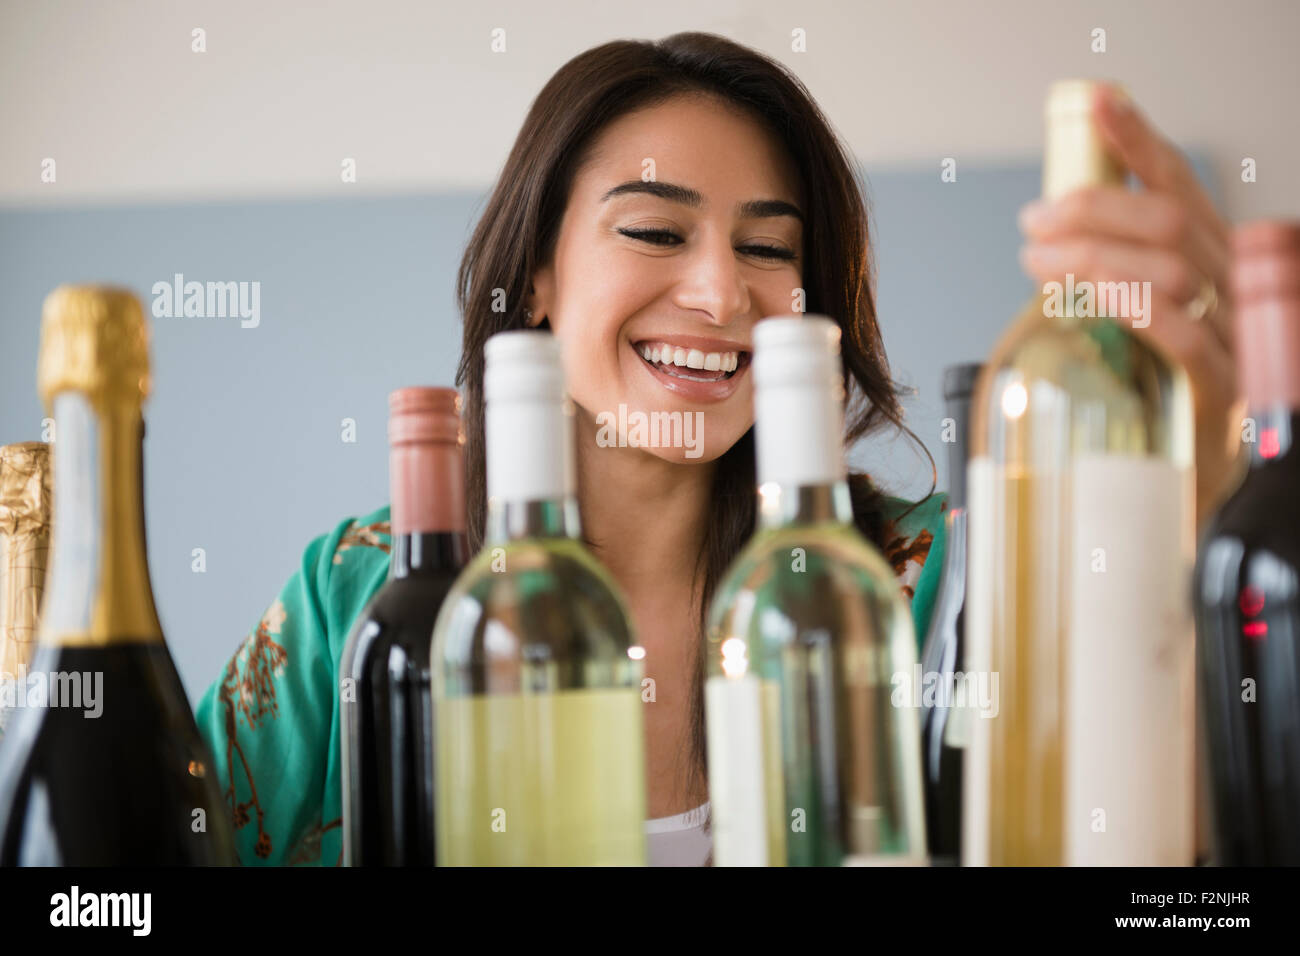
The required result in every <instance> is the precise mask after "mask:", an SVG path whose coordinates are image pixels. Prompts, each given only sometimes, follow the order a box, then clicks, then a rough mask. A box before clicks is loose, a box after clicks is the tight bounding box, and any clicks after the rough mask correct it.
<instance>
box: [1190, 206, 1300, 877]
mask: <svg viewBox="0 0 1300 956" xmlns="http://www.w3.org/2000/svg"><path fill="white" fill-rule="evenodd" d="M1232 284H1233V298H1234V301H1235V304H1236V323H1237V327H1236V334H1237V368H1238V374H1239V376H1240V379H1241V382H1242V386H1243V389H1244V391H1245V396H1246V402H1247V418H1246V420H1245V422H1243V438H1245V439H1246V440H1247V442H1248V447H1249V449H1250V460H1249V470H1248V471H1247V473H1246V475H1245V479H1244V480H1243V482H1242V484H1241V486H1240V487H1239V488H1238V489H1237V491H1236V492H1235V493H1234V494H1233V495H1232V497H1231V498H1229V499H1228V501H1227V502H1226V503H1225V504H1224V505H1223V507H1222V508H1221V509H1220V510H1219V512H1218V514H1217V515H1216V516H1215V517H1214V519H1213V520H1212V522H1211V523H1210V527H1209V528H1208V529H1207V531H1206V533H1205V535H1204V537H1203V538H1202V542H1201V548H1200V557H1199V560H1198V563H1197V570H1196V588H1195V595H1196V601H1195V603H1196V619H1197V647H1198V660H1199V666H1198V672H1199V676H1200V692H1201V701H1202V708H1201V712H1202V718H1203V727H1204V728H1205V731H1206V742H1207V745H1208V746H1207V748H1206V751H1207V757H1208V764H1209V770H1210V773H1209V777H1210V782H1211V785H1210V793H1211V805H1212V813H1211V817H1212V821H1213V827H1212V829H1213V840H1212V842H1213V846H1214V850H1213V855H1214V859H1215V862H1217V863H1219V864H1220V865H1224V866H1298V865H1300V445H1297V442H1298V441H1300V223H1294V222H1293V223H1283V222H1259V223H1252V224H1250V225H1246V226H1240V227H1238V228H1237V229H1236V230H1235V232H1234V234H1233V283H1232Z"/></svg>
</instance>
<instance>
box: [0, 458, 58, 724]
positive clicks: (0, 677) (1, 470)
mask: <svg viewBox="0 0 1300 956" xmlns="http://www.w3.org/2000/svg"><path fill="white" fill-rule="evenodd" d="M50 479H51V475H50V446H49V445H47V444H45V443H44V442H39V441H29V442H19V443H18V444H16V445H5V446H4V447H0V739H3V737H4V731H5V726H6V725H7V724H8V719H9V713H10V711H11V709H12V708H13V707H15V706H19V705H21V704H22V703H25V702H26V694H27V691H26V688H27V670H28V668H29V667H30V665H31V662H32V654H33V653H34V652H35V650H36V630H37V622H38V621H39V620H40V609H41V596H42V595H43V594H44V593H45V566H46V561H47V559H48V557H49V550H50Z"/></svg>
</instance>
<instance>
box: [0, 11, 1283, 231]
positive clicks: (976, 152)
mask: <svg viewBox="0 0 1300 956" xmlns="http://www.w3.org/2000/svg"><path fill="white" fill-rule="evenodd" d="M195 27H202V28H203V29H205V30H206V31H207V36H206V42H207V52H206V53H202V54H197V53H193V52H191V30H192V29H193V28H195ZM494 27H503V28H504V29H505V30H506V43H507V52H505V53H504V54H494V53H492V52H491V51H490V48H489V42H490V33H491V30H492V29H493V28H494ZM1095 27H1102V28H1104V29H1105V30H1106V31H1107V45H1108V50H1107V52H1106V53H1104V54H1097V53H1093V52H1091V50H1090V44H1091V38H1090V34H1091V31H1092V29H1093V28H1095ZM795 28H802V29H804V30H806V31H807V52H806V53H793V52H791V49H790V35H791V31H792V30H794V29H795ZM683 29H703V30H711V31H715V32H719V33H723V34H725V35H727V36H730V37H733V38H735V39H737V40H740V41H742V42H744V43H747V44H750V45H752V46H755V47H757V48H759V49H761V50H764V51H766V52H769V53H771V54H774V55H776V56H777V57H779V58H780V59H781V60H783V61H784V62H786V63H788V64H790V65H791V66H793V67H794V69H795V70H796V71H797V72H798V74H799V75H800V76H801V77H802V78H803V80H804V81H805V82H806V83H807V85H808V86H809V88H810V89H811V90H812V92H813V94H814V95H815V96H816V97H817V99H818V101H819V102H820V103H821V105H822V107H823V108H824V109H825V111H826V113H827V115H828V116H829V117H830V118H831V120H832V122H833V123H835V124H836V126H837V127H838V128H839V129H840V130H841V132H842V133H843V134H844V135H845V136H846V138H847V139H848V141H849V143H850V145H851V146H852V148H853V149H854V150H855V151H856V153H857V154H858V155H859V156H860V157H861V158H862V159H863V160H864V161H865V163H866V164H867V167H868V169H871V168H872V167H873V166H877V167H878V166H880V165H881V164H889V165H894V164H912V163H918V164H921V165H923V166H924V165H930V164H933V165H934V166H935V168H936V174H937V167H938V162H939V160H940V159H941V158H942V157H945V156H953V157H955V158H957V160H958V163H959V167H960V164H961V163H962V162H964V161H965V162H980V161H987V160H991V159H993V158H998V159H1010V158H1023V157H1028V156H1032V155H1036V154H1037V153H1038V151H1039V149H1040V141H1041V134H1042V132H1041V131H1042V127H1041V120H1040V114H1041V108H1042V98H1043V93H1044V90H1045V88H1046V85H1047V83H1048V82H1049V81H1050V80H1052V79H1054V78H1058V77H1062V76H1068V75H1092V76H1109V77H1115V78H1118V79H1120V80H1122V81H1123V82H1125V83H1126V84H1127V85H1128V86H1129V89H1130V90H1131V91H1132V93H1133V94H1134V96H1135V97H1136V98H1137V99H1138V101H1139V103H1140V104H1142V105H1143V107H1144V108H1145V109H1147V110H1148V111H1149V112H1150V113H1151V114H1152V115H1153V116H1154V117H1155V118H1156V120H1157V122H1158V123H1159V124H1160V126H1161V127H1162V128H1163V129H1164V130H1165V131H1166V132H1167V133H1168V134H1169V135H1170V136H1171V137H1172V138H1174V139H1176V140H1177V141H1178V142H1180V143H1182V144H1183V145H1185V146H1188V147H1195V148H1200V149H1201V150H1203V152H1204V154H1205V155H1207V156H1208V157H1209V158H1210V160H1211V162H1212V164H1213V169H1214V175H1215V180H1216V185H1217V186H1218V191H1219V194H1220V196H1221V197H1222V201H1223V203H1224V207H1225V209H1226V211H1227V212H1228V214H1229V216H1230V218H1232V219H1237V220H1239V219H1245V218H1250V217H1254V216H1260V215H1266V214H1275V215H1276V214H1285V215H1291V216H1300V186H1298V185H1297V177H1298V176H1300V120H1298V115H1300V107H1298V106H1297V96H1298V95H1300V56H1297V44H1298V43H1300V4H1298V3H1296V2H1294V0H1240V2H1231V3H1229V2H1211V0H1186V2H1176V0H1144V2H1132V0H1108V2H1087V3H1085V2H1068V3H1061V2H1042V0H995V2H979V3H977V2H960V0H946V2H940V0H930V2H915V3H905V2H878V3H861V2H852V3H850V2H845V0H839V2H828V0H813V2H805V3H795V2H791V0H754V2H740V0H654V2H652V3H614V2H608V0H607V2H595V0H545V2H535V0H509V2H477V3H474V4H468V5H466V4H461V3H450V2H446V0H438V2H434V3H429V2H417V0H365V2H358V0H348V2H339V0H325V2H311V3H307V2H302V0H293V2H286V0H276V2H271V0H194V2H176V0H122V2H113V3H109V2H103V3H90V2H74V0H44V2H39V3H38V2H35V0H4V2H3V3H2V4H0V130H3V148H2V149H0V204H24V205H28V204H36V205H41V206H44V205H50V204H81V203H85V202H101V201H113V202H117V201H129V200H142V199H143V200H155V199H157V200H169V199H195V198H200V199H205V198H222V197H236V196H239V197H258V196H270V195H275V196H284V195H320V194H323V195H329V194H337V193H338V191H340V190H344V189H351V190H355V191H358V192H360V191H365V192H371V193H374V192H402V191H409V190H419V191H429V190H439V189H456V188H474V189H477V188H482V187H483V186H485V185H486V184H487V183H488V182H489V181H490V179H491V177H492V175H493V174H494V173H495V171H496V170H497V169H498V168H499V167H500V164H501V162H502V160H503V159H504V157H505V154H506V151H507V149H508V148H509V145H510V143H511V141H512V138H513V137H514V135H515V133H516V131H517V129H518V126H519V123H520V121H521V120H522V118H523V115H524V113H525V111H526V109H527V107H528V104H529V102H530V101H531V99H532V98H533V96H535V95H536V93H537V91H538V90H539V89H540V88H541V86H542V84H543V83H544V82H545V80H546V79H547V77H549V76H550V75H551V74H552V73H553V72H554V71H555V69H556V68H558V67H559V66H560V65H561V64H562V63H564V62H565V61H566V60H567V59H569V58H570V57H571V56H573V55H574V54H576V53H578V52H579V51H581V50H583V49H586V48H588V47H590V46H593V45H595V44H598V43H600V42H603V41H606V40H609V39H611V38H616V37H649V38H654V37H662V36H665V35H667V34H669V33H673V32H675V31H678V30H683ZM1244 156H1250V157H1253V158H1255V159H1256V161H1257V163H1258V176H1259V179H1258V182H1256V183H1254V184H1251V185H1244V184H1242V183H1241V182H1240V176H1239V168H1240V163H1241V159H1242V157H1244ZM45 157H52V158H54V159H55V160H56V163H57V174H58V180H57V183H55V184H52V185H51V184H43V183H42V182H41V181H40V169H41V161H42V160H43V159H44V158H45ZM344 157H354V158H355V159H356V160H357V163H358V171H359V182H358V183H357V184H355V185H343V184H342V183H341V182H340V177H339V168H340V162H341V160H342V159H343V158H344Z"/></svg>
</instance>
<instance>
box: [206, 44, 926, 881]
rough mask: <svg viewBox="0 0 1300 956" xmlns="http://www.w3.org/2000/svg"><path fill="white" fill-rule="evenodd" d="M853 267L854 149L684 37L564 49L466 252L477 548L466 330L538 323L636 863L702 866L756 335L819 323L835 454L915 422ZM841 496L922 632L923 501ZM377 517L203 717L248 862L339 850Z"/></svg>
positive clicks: (755, 64) (313, 579) (253, 642)
mask: <svg viewBox="0 0 1300 956" xmlns="http://www.w3.org/2000/svg"><path fill="white" fill-rule="evenodd" d="M871 274H872V270H871V256H870V249H869V245H868V235H867V211H866V206H865V202H864V199H863V194H862V190H861V187H860V184H859V182H858V179H857V177H856V175H855V171H854V163H853V160H852V158H851V157H850V156H849V154H848V153H847V151H846V150H845V149H844V147H843V146H842V145H841V143H840V142H839V141H838V139H837V138H836V136H835V134H834V132H833V131H832V130H831V127H830V125H829V124H828V123H827V121H826V119H825V118H824V117H823V116H822V114H821V112H820V110H819V109H818V107H817V106H816V104H815V103H814V102H813V100H812V98H811V97H810V95H809V94H808V92H807V90H806V89H805V88H804V87H803V85H802V84H801V83H800V82H799V81H798V80H797V79H796V78H795V77H794V76H793V75H792V74H791V73H790V72H789V71H788V70H787V69H786V68H784V67H783V66H781V65H780V64H779V63H777V62H775V61H774V60H772V59H770V58H768V57H765V56H763V55H761V54H758V53H756V52H754V51H752V50H749V49H747V48H745V47H743V46H740V45H738V44H735V43H732V42H730V41H727V40H725V39H722V38H720V37H716V36H711V35H707V34H698V33H686V34H678V35H676V36H672V37H669V38H667V39H665V40H661V41H657V42H637V41H619V42H614V43H608V44H605V45H602V46H599V47H596V48H594V49H592V50H589V51H587V52H585V53H583V54H581V55H579V56H578V57H576V58H574V59H573V60H571V61H570V62H569V63H567V64H565V65H564V66H563V67H562V68H561V69H560V70H559V71H558V72H557V73H556V74H555V76H553V77H552V78H551V80H550V81H549V82H548V83H547V84H546V86H545V87H544V88H543V90H542V91H541V93H540V94H539V95H538V97H537V99H536V100H535V101H534V103H533V105H532V108H531V110H530V112H529V114H528V116H527V118H526V119H525V121H524V124H523V127H522V129H521V130H520V132H519V135H518V137H517V138H516V141H515V144H514V147H513V149H512V150H511V152H510V155H509V157H508V159H507V160H506V163H505V166H504V168H503V169H502V171H501V174H500V176H499V179H498V181H497V185H496V187H495V189H494V190H493V192H492V194H491V197H490V199H489V200H488V203H487V206H486V208H485V210H484V212H483V215H482V217H481V219H480V220H479V223H478V225H477V228H476V229H475V231H474V234H473V236H472V237H471V239H470V241H469V244H468V246H467V248H466V250H465V255H464V258H463V260H462V263H461V268H460V273H459V277H458V285H459V290H460V292H459V305H460V309H461V313H462V316H463V318H464V322H465V331H464V339H463V348H462V353H461V360H460V368H459V373H458V384H459V385H460V386H461V388H462V395H463V410H462V418H463V422H464V428H465V437H466V444H465V458H466V499H467V501H466V505H467V512H468V515H467V517H468V522H467V531H468V536H469V540H470V545H471V549H472V550H477V549H478V548H479V547H480V546H481V545H482V542H483V533H484V522H485V514H486V487H485V460H484V455H485V450H484V396H483V375H484V347H485V343H486V342H487V340H488V339H489V338H490V337H491V336H492V335H494V334H496V333H498V332H501V331H505V330H509V329H520V328H524V327H526V326H528V325H532V326H538V327H541V328H546V329H549V330H550V331H551V332H552V333H553V334H554V335H555V337H556V339H557V340H558V342H559V344H560V349H561V357H562V363H563V366H564V372H565V377H566V381H567V387H568V392H569V395H570V397H571V399H572V401H573V403H574V406H575V410H576V416H575V417H576V427H577V434H576V443H575V444H576V456H577V459H576V465H577V474H578V500H579V506H580V509H581V516H582V517H581V521H582V528H583V532H584V535H585V537H586V539H587V544H588V545H589V546H590V547H591V549H592V550H593V551H594V553H595V554H596V555H597V556H598V557H599V558H600V560H601V561H602V562H603V563H604V564H605V566H606V567H607V568H608V569H609V570H610V571H611V572H612V573H613V575H614V577H615V578H616V579H617V581H618V583H619V585H620V586H621V587H622V590H623V592H624V595H625V596H626V599H627V603H628V607H629V609H630V612H631V616H632V619H633V623H634V626H635V629H636V631H637V634H638V638H639V642H640V645H641V646H642V647H643V648H644V650H645V656H644V665H645V673H646V676H647V677H649V678H651V679H652V681H653V692H652V693H651V695H650V696H651V699H650V700H648V701H647V705H646V707H645V714H644V715H645V722H644V723H645V731H646V740H645V743H646V755H647V767H646V770H647V775H646V776H647V784H648V792H647V801H648V812H649V816H650V817H651V818H652V819H651V820H650V821H648V823H647V835H648V838H649V855H650V861H651V862H652V863H659V864H669V865H672V864H677V865H692V864H694V865H698V864H700V863H704V862H705V861H706V860H707V858H708V855H709V837H708V833H707V825H708V812H707V798H708V784H707V771H706V767H705V745H704V713H703V656H702V648H701V634H702V631H703V620H704V617H705V614H706V612H707V609H708V604H709V600H710V598H711V596H712V594H713V592H714V590H715V588H716V586H717V584H718V581H719V579H720V578H721V576H722V574H723V572H724V570H725V569H726V567H727V565H728V564H729V563H730V562H731V560H732V559H733V558H734V557H735V556H736V554H737V553H738V552H739V550H740V548H741V546H742V545H743V544H744V543H745V541H746V540H747V539H748V538H749V536H750V535H751V534H752V532H753V530H754V524H755V510H756V496H755V490H754V481H755V478H754V464H755V462H754V439H753V433H752V428H753V423H754V407H753V406H754V403H753V385H752V380H751V376H750V374H749V373H750V357H751V354H752V351H753V332H754V327H755V325H756V324H757V323H758V322H760V321H762V320H763V319H765V318H767V317H770V316H777V315H789V314H791V313H803V312H819V313H822V314H825V315H828V316H831V317H832V318H834V319H835V321H836V322H837V323H838V324H839V326H840V330H841V333H842V335H841V342H842V347H841V348H842V366H843V379H844V386H845V389H844V394H845V398H846V416H845V420H846V429H845V435H844V441H845V444H846V445H851V444H853V443H854V442H856V441H857V440H858V439H859V438H861V437H863V436H864V435H866V434H868V433H870V432H873V431H875V430H877V429H880V428H887V427H895V428H899V429H902V430H904V431H907V430H906V428H905V426H904V425H903V422H902V412H901V408H900V405H899V401H898V389H897V388H896V386H895V385H894V383H893V381H892V379H891V376H890V371H889V366H888V363H887V361H886V358H885V354H884V349H883V346H882V343H881V337H880V330H879V328H878V326H877V322H876V314H875V300H874V296H873V291H872V287H871V279H870V277H871ZM673 420H680V421H686V420H690V421H691V422H693V423H699V429H697V431H698V432H699V434H696V436H695V437H696V439H697V440H696V441H693V442H691V443H689V444H688V443H686V442H680V443H678V442H673V441H668V442H663V441H659V442H643V441H636V440H633V439H634V437H635V436H634V434H633V428H634V424H633V423H635V422H638V421H644V422H650V421H660V422H662V421H670V422H671V421H673ZM611 423H614V424H613V427H614V428H616V429H617V430H618V431H619V434H618V435H617V436H615V437H617V439H618V440H610V438H611V436H610V434H609V432H610V428H611ZM908 434H909V435H910V434H911V433H910V432H908ZM912 437H913V438H914V437H915V436H912ZM918 444H919V442H918ZM850 491H851V496H852V500H853V508H854V518H855V521H856V523H857V524H858V526H859V528H860V529H861V530H862V531H863V532H864V533H865V534H866V536H867V537H868V538H869V539H870V540H872V541H873V542H875V544H876V545H877V546H878V547H879V548H880V549H881V550H882V551H883V552H884V553H885V554H886V556H887V557H888V558H889V559H890V561H891V562H892V564H893V567H894V569H895V571H896V573H897V574H898V576H899V586H900V587H901V588H902V589H903V590H904V592H905V593H906V594H907V595H908V597H912V598H913V610H914V615H915V617H916V620H917V624H918V630H919V632H920V633H921V634H924V628H925V623H926V621H927V619H928V613H929V603H930V600H931V599H932V595H933V586H934V585H933V579H934V577H935V575H936V574H937V570H938V568H937V565H938V564H939V563H940V562H941V560H942V555H941V553H940V552H941V551H942V541H941V537H939V536H941V534H942V514H941V511H942V499H940V498H938V497H937V496H933V495H932V496H931V497H929V498H927V499H926V500H925V501H923V502H921V503H918V504H913V503H911V502H906V501H900V500H899V499H896V498H891V497H888V496H886V495H885V494H884V493H883V492H882V491H881V490H880V489H879V488H878V487H876V486H875V485H874V484H873V483H872V482H871V480H870V479H869V478H868V477H867V476H865V475H857V476H853V478H852V479H851V481H850ZM387 521H388V511H387V509H386V508H385V509H381V510H380V511H378V512H375V513H373V514H371V515H369V516H367V517H366V518H363V519H359V520H358V521H353V522H344V523H343V524H341V525H339V526H338V527H337V528H336V529H335V531H334V532H333V533H332V534H331V535H328V536H325V537H322V538H320V539H317V540H316V541H315V542H313V543H312V545H311V546H309V548H308V549H307V553H306V555H305V556H304V562H303V566H302V568H301V570H300V571H299V572H298V573H297V574H295V575H294V576H293V578H292V579H291V580H290V582H289V584H288V585H287V586H286V588H285V589H284V591H283V592H282V593H281V595H280V597H279V599H278V600H277V602H276V604H275V605H274V608H275V613H274V614H273V615H270V616H269V618H264V619H263V623H262V625H261V626H259V627H258V629H257V631H256V632H255V634H253V635H252V636H250V638H249V639H248V641H247V642H246V643H245V645H244V646H243V647H242V648H241V649H240V650H239V652H238V653H236V655H235V657H234V658H233V659H232V661H231V664H230V666H229V668H228V669H227V673H226V675H225V677H224V678H223V679H222V680H219V681H217V682H216V683H214V684H213V686H212V688H211V689H210V690H209V691H208V693H207V695H205V697H204V699H203V701H202V703H201V705H200V708H199V713H200V719H201V725H202V727H203V728H204V731H205V733H206V734H207V735H208V738H209V743H210V744H211V747H212V750H213V752H214V753H215V754H216V757H217V760H216V762H217V765H218V769H219V771H220V774H221V779H222V784H223V788H224V790H225V792H226V795H227V800H228V801H229V804H230V808H231V811H232V813H233V814H234V817H235V823H236V826H237V827H238V828H239V830H238V831H237V832H238V834H239V843H240V847H241V851H242V855H243V858H244V860H245V861H246V862H254V861H270V862H295V861H301V862H324V863H332V862H334V861H335V860H337V859H338V854H339V848H338V826H337V824H338V821H337V818H338V817H339V816H340V809H339V807H340V797H339V771H338V759H337V754H338V747H339V738H338V733H339V704H338V694H337V693H336V690H335V686H334V680H335V675H336V673H337V667H338V656H339V652H340V650H341V647H342V644H343V641H344V639H345V638H346V635H347V633H348V631H349V629H350V627H351V626H352V622H353V620H354V619H355V618H356V616H357V614H358V613H360V611H361V609H362V608H363V607H364V606H365V604H366V602H367V601H368V600H369V598H370V597H371V595H372V594H373V593H374V591H375V590H377V589H378V587H379V586H380V585H381V584H382V582H383V580H384V577H385V575H386V573H387V566H388V543H389V531H388V524H387ZM936 539H938V540H936ZM932 545H937V546H934V547H932ZM932 551H933V552H934V555H935V557H931V558H930V559H929V560H927V555H928V554H930V553H931V552H932ZM923 566H924V569H925V574H924V576H923V575H922V574H921V569H922V567H923ZM268 620H269V621H270V623H268ZM272 625H273V626H272ZM272 659H273V660H274V661H276V662H277V664H276V666H275V668H274V669H271V668H269V666H268V665H267V664H266V663H265V661H267V660H272ZM250 809H252V810H255V811H256V814H255V819H256V827H254V826H252V825H251V823H252V821H253V819H254V817H253V816H252V815H250V813H249V811H250Z"/></svg>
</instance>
